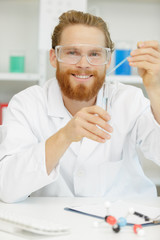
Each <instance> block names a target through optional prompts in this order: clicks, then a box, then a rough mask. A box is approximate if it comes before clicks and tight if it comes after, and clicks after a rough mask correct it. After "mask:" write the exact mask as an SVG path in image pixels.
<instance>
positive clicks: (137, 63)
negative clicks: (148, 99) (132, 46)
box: [128, 41, 160, 88]
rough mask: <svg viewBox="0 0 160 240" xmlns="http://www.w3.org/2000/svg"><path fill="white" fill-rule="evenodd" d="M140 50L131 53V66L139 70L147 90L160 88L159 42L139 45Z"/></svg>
mask: <svg viewBox="0 0 160 240" xmlns="http://www.w3.org/2000/svg"><path fill="white" fill-rule="evenodd" d="M137 47H138V49H136V50H134V51H132V52H131V57H129V58H128V61H129V65H130V66H133V67H137V68H138V72H139V75H140V76H141V77H142V79H143V84H144V86H145V87H146V88H156V87H157V86H158V87H159V88H160V45H159V43H158V41H144V42H138V43H137Z"/></svg>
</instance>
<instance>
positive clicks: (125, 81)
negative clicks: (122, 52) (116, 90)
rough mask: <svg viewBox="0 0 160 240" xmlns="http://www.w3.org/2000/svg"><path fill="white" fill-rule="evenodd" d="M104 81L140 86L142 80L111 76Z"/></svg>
mask: <svg viewBox="0 0 160 240" xmlns="http://www.w3.org/2000/svg"><path fill="white" fill-rule="evenodd" d="M106 79H109V80H112V81H114V80H115V81H119V82H121V83H126V84H142V78H141V77H139V76H132V75H130V76H126V75H112V76H108V77H107V78H106Z"/></svg>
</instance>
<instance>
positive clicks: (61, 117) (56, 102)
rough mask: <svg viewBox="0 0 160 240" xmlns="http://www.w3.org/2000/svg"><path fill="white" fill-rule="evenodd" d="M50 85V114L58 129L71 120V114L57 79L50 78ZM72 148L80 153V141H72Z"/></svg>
mask: <svg viewBox="0 0 160 240" xmlns="http://www.w3.org/2000/svg"><path fill="white" fill-rule="evenodd" d="M49 85H50V86H49V87H48V89H47V100H48V104H47V106H48V115H49V116H50V117H52V118H53V119H54V124H55V125H56V129H57V131H58V130H59V129H61V128H63V127H64V126H65V125H66V124H67V123H68V122H69V121H70V120H71V116H70V115H69V113H68V112H67V109H66V108H65V106H64V103H63V99H62V95H61V91H60V88H59V86H58V83H57V80H56V79H54V80H53V79H52V80H50V83H49ZM70 149H71V150H72V151H73V152H74V154H75V155H78V153H79V143H76V142H75V143H72V144H71V145H70Z"/></svg>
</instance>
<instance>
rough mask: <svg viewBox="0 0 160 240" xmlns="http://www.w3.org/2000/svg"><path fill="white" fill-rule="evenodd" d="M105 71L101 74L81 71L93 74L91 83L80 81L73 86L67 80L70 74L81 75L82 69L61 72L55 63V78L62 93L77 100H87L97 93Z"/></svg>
mask: <svg viewBox="0 0 160 240" xmlns="http://www.w3.org/2000/svg"><path fill="white" fill-rule="evenodd" d="M105 73H106V72H105V70H104V72H103V74H101V75H98V74H97V71H92V72H91V71H89V70H86V71H83V74H85V75H93V77H94V81H93V83H92V84H90V86H89V87H88V86H85V84H81V83H80V84H78V85H76V86H75V87H73V86H72V84H71V83H70V80H69V78H70V76H71V74H75V75H81V74H82V71H80V70H77V71H74V70H68V71H66V72H62V71H60V69H59V64H57V71H56V78H57V80H58V84H59V86H60V88H61V91H62V93H63V94H64V95H65V96H66V97H68V98H70V99H74V100H78V101H89V100H91V99H92V98H93V97H95V96H96V95H97V93H98V91H99V90H100V88H101V87H102V85H103V83H104V79H105Z"/></svg>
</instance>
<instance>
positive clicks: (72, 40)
mask: <svg viewBox="0 0 160 240" xmlns="http://www.w3.org/2000/svg"><path fill="white" fill-rule="evenodd" d="M59 44H60V45H68V44H92V45H99V46H103V47H105V36H104V33H103V32H102V30H100V29H98V28H97V27H90V26H85V25H81V24H76V25H71V26H67V27H66V28H65V29H64V30H63V31H62V34H61V39H60V43H59Z"/></svg>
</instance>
